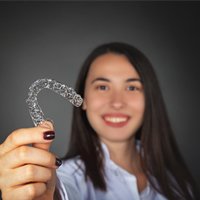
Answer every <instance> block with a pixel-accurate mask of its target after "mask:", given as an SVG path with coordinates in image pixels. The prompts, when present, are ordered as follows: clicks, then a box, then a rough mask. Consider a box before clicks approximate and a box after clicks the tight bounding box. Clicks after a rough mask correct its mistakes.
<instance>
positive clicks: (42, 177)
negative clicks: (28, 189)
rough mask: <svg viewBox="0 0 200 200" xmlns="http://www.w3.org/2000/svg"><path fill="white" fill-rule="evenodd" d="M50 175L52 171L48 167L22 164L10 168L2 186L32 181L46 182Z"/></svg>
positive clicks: (12, 185) (13, 185) (51, 175)
mask: <svg viewBox="0 0 200 200" xmlns="http://www.w3.org/2000/svg"><path fill="white" fill-rule="evenodd" d="M22 174H23V176H22ZM52 177H53V171H52V169H50V168H46V167H42V166H37V165H24V166H22V167H19V168H15V169H12V170H10V173H8V175H7V177H6V180H5V182H4V187H7V188H9V187H16V186H19V185H24V184H27V183H33V182H41V183H47V182H48V181H50V180H51V179H52Z"/></svg>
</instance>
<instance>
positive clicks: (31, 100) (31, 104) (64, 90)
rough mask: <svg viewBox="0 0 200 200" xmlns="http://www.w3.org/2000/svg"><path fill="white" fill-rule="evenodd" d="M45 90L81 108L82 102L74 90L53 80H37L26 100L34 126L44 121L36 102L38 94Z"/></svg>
mask: <svg viewBox="0 0 200 200" xmlns="http://www.w3.org/2000/svg"><path fill="white" fill-rule="evenodd" d="M45 88H46V89H50V90H52V91H54V92H55V93H57V94H59V95H61V96H62V97H64V98H65V99H67V100H69V102H70V103H72V104H73V105H74V106H76V107H79V106H81V104H82V102H83V99H82V98H81V96H80V95H79V94H77V93H76V92H75V91H74V89H72V88H70V87H68V86H66V85H65V84H62V83H59V82H58V81H56V80H53V79H47V78H43V79H38V80H36V81H35V82H34V83H33V84H32V85H31V86H30V88H29V90H30V91H29V93H28V98H27V99H26V103H27V104H28V108H29V113H30V116H31V118H32V120H33V123H34V125H35V126H37V125H39V124H40V123H41V122H43V121H45V119H46V117H45V116H44V113H43V112H42V109H41V107H40V106H39V104H38V101H37V95H38V93H39V92H40V91H41V90H43V89H45Z"/></svg>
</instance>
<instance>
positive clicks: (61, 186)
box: [56, 170, 82, 200]
mask: <svg viewBox="0 0 200 200" xmlns="http://www.w3.org/2000/svg"><path fill="white" fill-rule="evenodd" d="M56 174H57V180H56V188H57V189H58V191H59V194H60V196H61V200H81V199H82V198H81V195H80V191H78V188H77V186H76V183H75V180H74V179H73V177H72V176H69V175H67V174H66V173H64V171H62V170H57V171H56Z"/></svg>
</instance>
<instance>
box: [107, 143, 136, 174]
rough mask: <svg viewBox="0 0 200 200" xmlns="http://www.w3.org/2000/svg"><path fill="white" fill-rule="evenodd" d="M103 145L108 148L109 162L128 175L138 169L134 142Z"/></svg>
mask: <svg viewBox="0 0 200 200" xmlns="http://www.w3.org/2000/svg"><path fill="white" fill-rule="evenodd" d="M103 142H104V141H103ZM104 143H105V144H106V146H107V148H108V151H109V154H110V158H111V160H112V161H113V162H115V163H116V164H117V165H119V166H120V167H122V168H124V169H125V170H127V171H128V172H130V173H135V171H138V170H139V169H140V164H139V155H138V152H137V150H136V145H135V140H130V141H128V142H127V141H126V142H104Z"/></svg>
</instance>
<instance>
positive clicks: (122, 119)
mask: <svg viewBox="0 0 200 200" xmlns="http://www.w3.org/2000/svg"><path fill="white" fill-rule="evenodd" d="M105 120H106V121H108V122H113V123H119V122H125V121H126V120H127V118H125V117H105Z"/></svg>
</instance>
